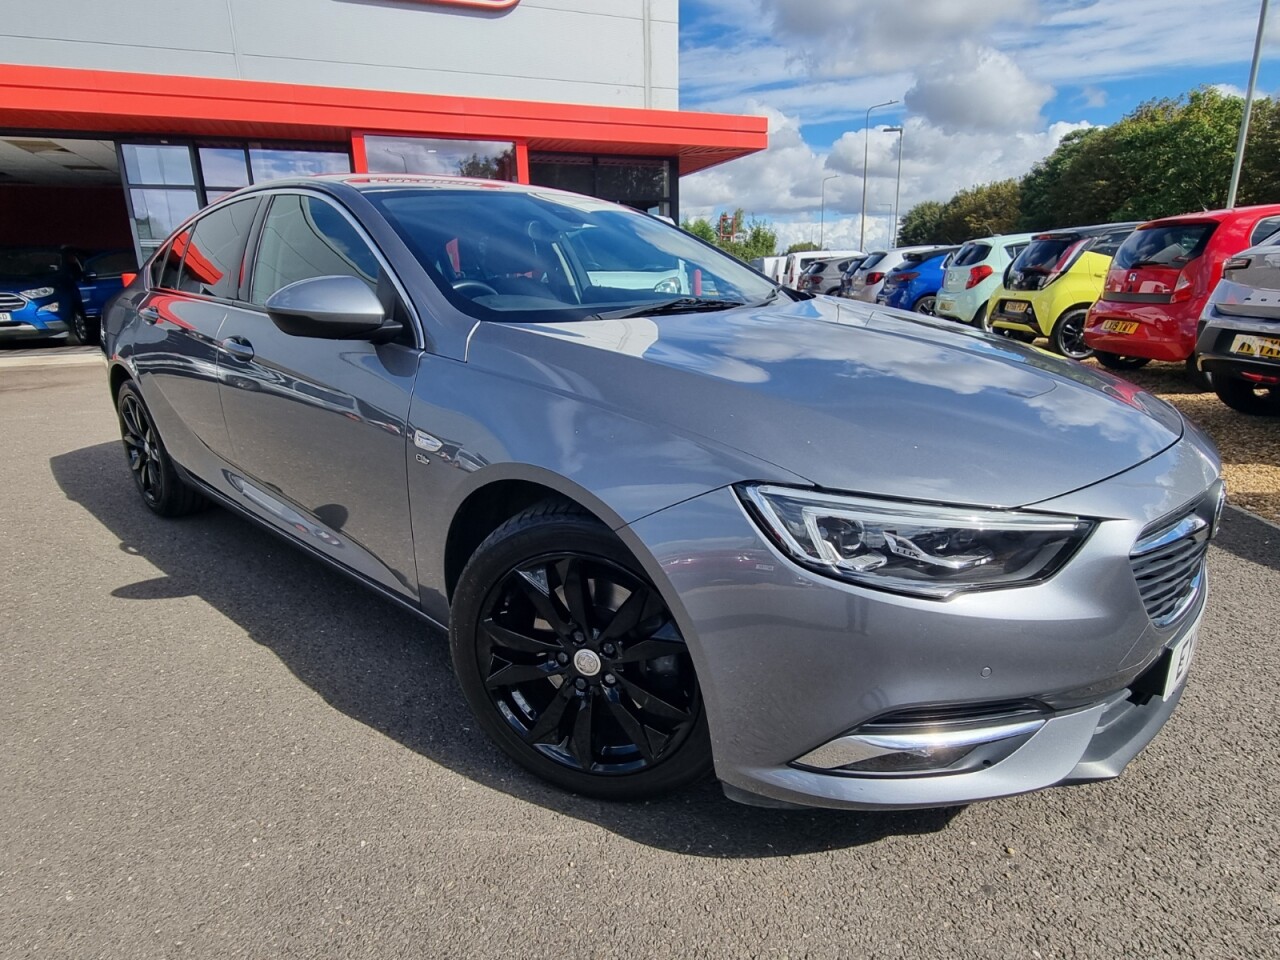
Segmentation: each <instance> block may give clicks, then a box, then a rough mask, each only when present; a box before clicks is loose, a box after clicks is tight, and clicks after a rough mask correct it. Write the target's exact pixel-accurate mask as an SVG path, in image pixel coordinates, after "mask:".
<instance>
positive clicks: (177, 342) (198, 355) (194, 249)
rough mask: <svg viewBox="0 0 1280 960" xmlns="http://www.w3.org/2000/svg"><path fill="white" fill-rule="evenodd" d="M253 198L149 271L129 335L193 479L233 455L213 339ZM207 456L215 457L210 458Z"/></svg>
mask: <svg viewBox="0 0 1280 960" xmlns="http://www.w3.org/2000/svg"><path fill="white" fill-rule="evenodd" d="M257 209H258V199H257V198H256V197H253V198H248V199H244V200H239V201H235V202H233V203H229V204H222V205H221V206H217V207H214V208H213V209H212V210H210V211H209V212H208V213H206V214H204V215H203V216H202V217H200V219H198V220H197V221H195V223H194V224H193V225H191V226H189V227H187V228H186V229H184V230H183V231H182V232H181V233H179V234H178V235H177V236H176V237H174V238H173V240H172V241H171V242H170V243H169V244H168V245H167V246H166V247H165V248H164V249H162V250H161V251H160V254H159V255H158V256H157V257H156V259H155V260H154V261H152V264H151V276H150V283H149V285H148V289H147V291H146V292H145V294H143V296H142V297H141V298H140V299H139V301H138V303H137V307H136V309H137V312H138V315H139V317H140V318H141V320H142V321H143V322H142V323H139V324H136V325H135V327H134V330H135V333H134V349H135V359H136V363H137V374H138V380H139V382H140V384H141V386H142V390H143V394H144V396H145V397H146V400H147V406H148V407H149V408H150V410H151V415H152V416H153V417H154V418H155V420H156V424H157V425H158V426H159V428H160V433H161V434H162V435H163V436H164V438H165V444H166V445H167V446H168V447H169V450H170V452H171V453H172V454H173V456H174V458H175V459H176V460H177V461H178V462H179V463H182V464H185V465H186V466H188V467H190V468H191V469H192V470H194V471H196V472H197V473H201V474H204V473H207V472H208V470H207V469H206V468H210V467H212V468H214V469H216V466H217V462H218V461H219V460H225V459H226V458H227V457H228V456H229V455H230V453H231V450H230V444H229V441H228V438H227V431H226V425H225V423H224V422H223V417H222V404H221V402H220V400H219V396H218V380H217V359H218V331H219V329H220V327H221V326H222V321H223V319H224V318H225V317H226V315H227V306H228V304H230V303H232V302H233V301H234V297H235V296H236V292H237V288H238V285H239V283H240V279H241V277H240V265H241V262H242V258H243V254H244V241H245V237H246V236H248V234H249V231H250V228H251V227H252V225H253V221H254V216H255V214H256V212H257ZM211 454H212V456H211Z"/></svg>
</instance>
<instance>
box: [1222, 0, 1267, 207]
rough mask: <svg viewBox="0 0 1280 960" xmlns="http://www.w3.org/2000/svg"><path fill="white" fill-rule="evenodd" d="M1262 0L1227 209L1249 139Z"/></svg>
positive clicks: (1263, 23) (1262, 18)
mask: <svg viewBox="0 0 1280 960" xmlns="http://www.w3.org/2000/svg"><path fill="white" fill-rule="evenodd" d="M1268 3H1269V0H1262V9H1260V10H1259V11H1258V36H1257V38H1256V39H1255V40H1254V41H1253V64H1252V65H1251V66H1250V67H1249V89H1248V90H1246V91H1245V94H1244V116H1242V117H1241V118H1240V136H1239V138H1238V139H1237V140H1236V159H1235V163H1233V164H1232V166H1231V186H1230V188H1228V190H1227V209H1228V210H1230V209H1231V208H1232V207H1234V206H1235V205H1236V191H1237V190H1238V189H1239V188H1240V169H1241V168H1242V167H1243V166H1244V146H1245V141H1246V140H1248V139H1249V117H1250V116H1251V115H1252V113H1253V88H1254V87H1256V86H1257V85H1258V63H1259V61H1260V60H1261V59H1262V34H1263V31H1264V30H1265V29H1266V26H1267V5H1268Z"/></svg>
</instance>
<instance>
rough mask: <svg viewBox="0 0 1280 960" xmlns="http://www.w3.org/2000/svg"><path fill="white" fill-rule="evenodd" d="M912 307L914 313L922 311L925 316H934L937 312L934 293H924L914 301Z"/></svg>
mask: <svg viewBox="0 0 1280 960" xmlns="http://www.w3.org/2000/svg"><path fill="white" fill-rule="evenodd" d="M912 309H913V310H914V311H915V312H916V313H923V314H924V315H925V316H926V317H932V316H936V315H937V312H938V298H937V297H936V296H935V295H934V294H926V295H925V296H923V297H921V298H920V299H919V300H917V301H916V305H915V306H914V307H913V308H912Z"/></svg>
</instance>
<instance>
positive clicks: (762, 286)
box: [365, 187, 776, 322]
mask: <svg viewBox="0 0 1280 960" xmlns="http://www.w3.org/2000/svg"><path fill="white" fill-rule="evenodd" d="M365 196H366V197H367V198H368V199H369V200H370V202H372V203H373V205H374V206H375V207H377V208H378V210H379V211H381V212H382V214H383V215H384V216H385V217H386V218H387V220H388V221H389V222H390V224H391V225H392V227H393V228H394V229H395V230H396V232H397V233H398V234H399V235H400V237H401V238H402V239H403V240H404V242H405V244H406V246H408V248H409V249H410V250H411V251H412V252H413V254H414V256H416V257H417V258H418V260H419V261H420V262H421V263H422V265H423V267H424V268H425V269H426V271H427V273H428V274H429V275H430V277H431V279H432V281H433V282H434V283H435V284H436V286H437V287H439V289H440V290H441V292H442V293H443V294H444V295H445V296H446V297H447V298H448V299H449V301H450V302H451V303H453V304H454V306H456V307H458V308H459V309H460V310H462V311H464V312H465V313H468V314H470V315H472V316H475V317H477V318H479V319H482V320H502V321H510V322H517V321H520V322H527V321H545V322H549V321H564V320H578V319H584V318H587V317H590V316H592V315H594V314H596V313H600V312H608V311H613V310H617V309H621V308H631V307H634V308H637V309H643V308H644V306H645V305H646V304H653V305H655V306H657V305H660V304H666V303H669V302H670V301H672V300H673V299H677V298H690V299H694V298H696V299H698V300H701V301H721V302H724V303H726V304H728V303H753V302H760V301H763V300H764V299H765V298H767V297H769V296H770V295H771V294H773V293H774V292H775V290H776V286H775V285H774V284H773V283H770V282H769V281H768V280H766V279H765V278H764V277H761V276H760V275H759V274H757V273H756V272H755V271H753V270H752V269H751V268H750V267H748V266H747V265H746V264H745V263H742V262H741V261H739V260H736V259H734V258H733V257H730V256H728V255H727V254H723V253H720V252H719V251H718V250H716V249H714V248H712V247H710V246H708V245H707V244H704V243H702V242H701V241H699V240H697V239H695V238H694V237H691V236H690V235H689V234H687V233H685V232H684V231H682V230H679V229H677V228H675V227H673V226H670V225H668V224H666V223H664V222H662V221H660V220H657V219H655V218H653V217H649V216H645V215H644V214H642V213H638V212H636V211H633V210H630V209H627V208H625V207H619V206H615V205H614V204H611V203H605V202H603V201H600V200H594V199H591V198H589V197H580V196H576V195H574V194H566V193H557V192H553V191H546V192H528V193H526V192H523V191H521V192H517V191H498V190H488V189H476V190H471V189H432V188H421V187H418V188H404V187H387V188H385V189H375V190H368V191H365Z"/></svg>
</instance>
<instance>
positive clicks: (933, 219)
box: [897, 200, 947, 247]
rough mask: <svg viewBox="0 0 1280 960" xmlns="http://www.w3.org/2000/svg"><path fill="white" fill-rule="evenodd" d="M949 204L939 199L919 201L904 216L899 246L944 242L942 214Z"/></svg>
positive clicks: (899, 232) (899, 233)
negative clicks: (940, 201)
mask: <svg viewBox="0 0 1280 960" xmlns="http://www.w3.org/2000/svg"><path fill="white" fill-rule="evenodd" d="M946 208H947V205H946V204H945V203H939V202H938V201H937V200H925V201H924V202H923V203H917V204H916V205H915V206H914V207H912V208H911V209H910V210H908V211H907V212H906V214H905V215H904V216H903V218H902V226H901V227H900V228H899V229H898V241H897V242H898V246H901V247H916V246H922V245H923V244H926V243H941V242H942V215H943V213H945V212H946Z"/></svg>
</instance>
